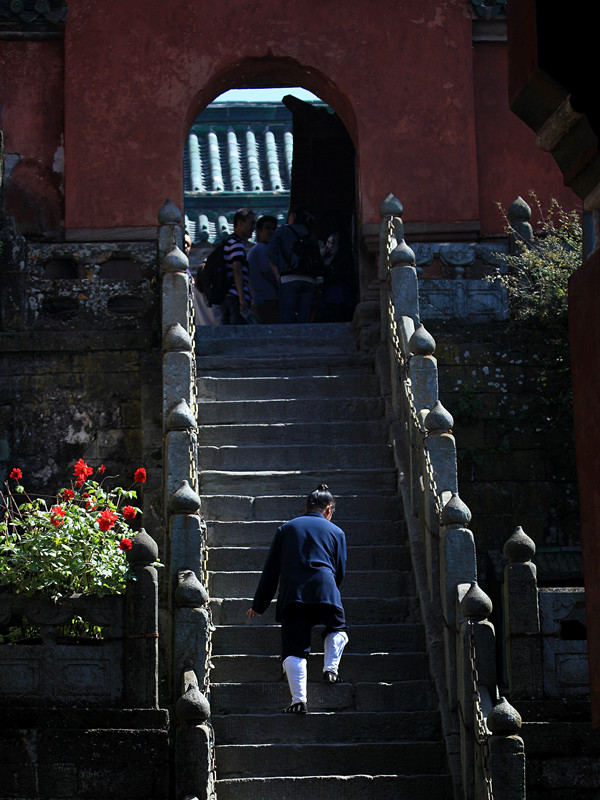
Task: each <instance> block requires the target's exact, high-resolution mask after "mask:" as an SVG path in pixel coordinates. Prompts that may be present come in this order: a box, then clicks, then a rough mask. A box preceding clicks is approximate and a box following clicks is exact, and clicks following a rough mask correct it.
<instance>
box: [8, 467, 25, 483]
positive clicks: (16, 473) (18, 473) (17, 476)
mask: <svg viewBox="0 0 600 800" xmlns="http://www.w3.org/2000/svg"><path fill="white" fill-rule="evenodd" d="M10 477H11V478H12V479H13V480H15V481H20V480H21V478H22V477H23V473H22V472H21V470H20V469H19V468H18V467H13V469H12V470H11V473H10Z"/></svg>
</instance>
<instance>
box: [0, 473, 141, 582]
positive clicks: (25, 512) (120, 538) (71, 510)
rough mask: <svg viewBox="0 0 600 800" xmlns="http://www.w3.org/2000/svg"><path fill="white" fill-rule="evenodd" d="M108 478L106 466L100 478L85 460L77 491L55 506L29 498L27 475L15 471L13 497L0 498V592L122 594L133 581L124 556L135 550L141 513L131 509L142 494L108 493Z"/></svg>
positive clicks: (64, 493)
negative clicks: (136, 521)
mask: <svg viewBox="0 0 600 800" xmlns="http://www.w3.org/2000/svg"><path fill="white" fill-rule="evenodd" d="M105 472H106V468H105V467H104V465H103V464H102V465H101V466H100V467H98V468H97V469H96V470H95V473H96V474H95V475H94V469H93V468H92V467H90V466H89V465H88V464H86V462H85V461H84V460H83V459H82V458H80V459H79V461H77V463H76V464H74V466H73V479H72V481H71V486H69V487H66V488H63V489H61V490H60V491H59V492H58V494H57V496H56V498H55V499H53V500H52V502H50V503H49V502H47V500H46V499H45V498H43V497H37V498H35V499H32V498H31V497H29V496H28V495H27V494H26V492H25V488H24V486H23V484H22V483H21V481H22V479H23V472H22V470H21V469H19V468H18V467H14V468H13V469H12V470H11V472H10V481H9V482H7V483H6V491H5V492H0V586H2V585H4V586H8V587H10V589H11V590H12V591H14V592H17V593H21V594H33V593H34V592H38V591H43V592H47V593H49V594H51V595H52V596H53V597H61V596H64V595H67V594H70V593H73V592H83V593H92V592H93V593H96V594H100V595H102V594H107V593H113V592H121V591H123V589H124V586H125V580H126V578H127V574H128V567H127V562H126V560H125V558H124V553H125V552H127V551H128V550H130V549H131V547H132V540H131V536H132V531H131V528H130V524H131V522H132V521H133V520H134V519H135V518H136V517H137V515H138V514H141V513H142V512H141V510H140V509H139V508H138V507H137V506H135V505H133V504H132V503H133V502H135V500H136V499H137V493H136V490H135V489H134V488H130V489H123V488H121V487H115V488H112V489H108V488H106V487H105V485H104V481H105V478H104V474H105ZM145 481H146V470H145V469H144V468H143V467H140V468H139V469H137V470H136V472H135V475H134V485H135V483H138V484H141V483H144V482H145ZM19 496H20V498H19ZM21 500H23V501H24V502H21Z"/></svg>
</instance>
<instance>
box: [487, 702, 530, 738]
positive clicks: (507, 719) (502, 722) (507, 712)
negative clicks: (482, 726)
mask: <svg viewBox="0 0 600 800" xmlns="http://www.w3.org/2000/svg"><path fill="white" fill-rule="evenodd" d="M486 724H487V726H488V728H489V729H490V731H491V732H492V733H493V734H494V735H495V736H497V735H501V736H512V735H514V734H515V733H518V732H519V731H520V730H521V725H522V724H523V720H522V719H521V715H520V714H519V712H518V711H517V710H516V708H513V707H512V706H511V704H510V703H509V702H508V700H507V699H506V697H501V698H500V699H499V700H498V702H497V703H496V705H495V706H494V707H493V708H492V710H491V711H490V713H489V714H488V715H487V719H486Z"/></svg>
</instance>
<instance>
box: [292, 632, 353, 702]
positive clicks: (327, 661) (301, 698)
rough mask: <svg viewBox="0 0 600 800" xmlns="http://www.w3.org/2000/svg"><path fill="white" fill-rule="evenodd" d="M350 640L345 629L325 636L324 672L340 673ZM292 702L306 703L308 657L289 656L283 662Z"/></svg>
mask: <svg viewBox="0 0 600 800" xmlns="http://www.w3.org/2000/svg"><path fill="white" fill-rule="evenodd" d="M347 641H348V634H347V633H346V632H345V631H334V632H333V633H328V634H327V636H326V637H325V642H324V649H325V654H324V658H323V672H333V674H334V675H337V674H338V669H339V666H340V661H341V658H342V653H343V652H344V647H345V646H346V643H347ZM283 671H284V672H285V675H286V678H287V682H288V686H289V687H290V693H291V695H292V703H306V659H305V658H298V656H288V657H287V658H286V659H285V661H284V662H283Z"/></svg>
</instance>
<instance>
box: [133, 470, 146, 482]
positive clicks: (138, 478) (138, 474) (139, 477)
mask: <svg viewBox="0 0 600 800" xmlns="http://www.w3.org/2000/svg"><path fill="white" fill-rule="evenodd" d="M133 480H134V481H135V482H136V483H144V481H145V480H146V470H145V469H144V468H143V467H140V468H139V469H136V471H135V475H134V476H133Z"/></svg>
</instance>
